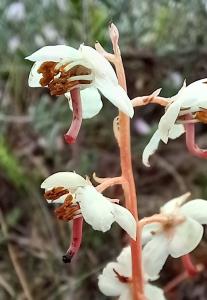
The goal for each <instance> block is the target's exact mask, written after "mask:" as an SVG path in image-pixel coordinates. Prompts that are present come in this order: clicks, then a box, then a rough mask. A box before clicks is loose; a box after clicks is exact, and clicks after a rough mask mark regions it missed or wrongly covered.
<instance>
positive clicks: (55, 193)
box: [44, 186, 69, 201]
mask: <svg viewBox="0 0 207 300" xmlns="http://www.w3.org/2000/svg"><path fill="white" fill-rule="evenodd" d="M68 193H69V190H68V189H65V188H64V187H61V186H59V187H55V188H53V189H52V190H49V191H47V192H45V193H44V197H45V199H47V200H52V201H54V200H57V199H58V198H60V197H61V196H63V195H65V194H68ZM67 198H68V197H67ZM67 198H66V199H67Z"/></svg>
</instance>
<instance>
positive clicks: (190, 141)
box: [184, 115, 207, 158]
mask: <svg viewBox="0 0 207 300" xmlns="http://www.w3.org/2000/svg"><path fill="white" fill-rule="evenodd" d="M189 118H191V119H192V117H191V116H190V115H187V116H186V120H188V119H189ZM184 126H185V131H186V135H185V136H186V146H187V148H188V150H189V152H190V153H192V154H193V155H194V156H197V157H200V158H207V150H203V149H200V148H199V147H198V145H196V142H195V124H194V123H187V124H185V125H184Z"/></svg>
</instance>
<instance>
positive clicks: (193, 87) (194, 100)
mask: <svg viewBox="0 0 207 300" xmlns="http://www.w3.org/2000/svg"><path fill="white" fill-rule="evenodd" d="M205 82H207V78H204V79H201V80H197V81H195V82H192V83H191V84H189V85H188V86H187V87H186V88H185V89H184V90H183V91H182V93H181V95H180V97H179V101H181V102H182V107H183V108H188V107H191V108H193V107H194V106H195V107H196V106H197V107H199V106H200V107H203V106H204V108H206V101H207V84H206V83H205Z"/></svg>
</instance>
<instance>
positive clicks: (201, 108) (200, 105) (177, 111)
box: [143, 78, 207, 166]
mask: <svg viewBox="0 0 207 300" xmlns="http://www.w3.org/2000/svg"><path fill="white" fill-rule="evenodd" d="M170 100H171V101H170V104H169V105H168V106H167V107H166V111H165V114H164V115H163V116H162V118H161V119H160V122H159V125H158V130H157V131H156V132H155V133H154V135H153V136H152V138H151V140H150V142H149V143H148V145H147V146H146V148H145V149H144V152H143V163H144V164H145V165H146V166H149V161H148V160H149V156H151V155H152V154H153V153H154V152H155V151H156V150H157V148H158V146H159V142H160V140H162V141H163V142H164V143H167V142H168V139H169V138H170V139H176V138H177V137H179V136H180V135H181V134H183V133H184V132H185V130H184V127H183V125H182V124H176V123H182V122H183V120H182V118H183V116H185V115H187V114H192V118H193V119H194V120H198V121H201V122H202V121H204V120H205V122H206V120H207V114H206V112H205V110H206V109H207V78H205V79H201V80H198V81H195V82H193V83H191V84H190V85H188V86H187V87H186V85H185V82H184V84H183V87H182V88H181V89H180V91H179V92H178V93H177V94H176V95H175V96H173V97H172V98H171V99H170ZM189 122H190V121H189ZM183 123H184V122H183Z"/></svg>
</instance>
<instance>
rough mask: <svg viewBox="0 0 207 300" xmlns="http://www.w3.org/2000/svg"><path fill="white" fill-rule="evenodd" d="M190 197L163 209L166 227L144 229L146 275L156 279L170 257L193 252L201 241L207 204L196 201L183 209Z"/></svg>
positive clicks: (185, 195)
mask: <svg viewBox="0 0 207 300" xmlns="http://www.w3.org/2000/svg"><path fill="white" fill-rule="evenodd" d="M189 195H190V194H189V193H186V194H184V195H182V196H180V197H178V198H174V199H172V200H170V201H168V202H167V203H166V204H165V205H164V206H163V207H161V209H160V214H161V216H163V217H165V218H166V221H165V222H164V223H162V224H161V223H152V224H149V225H146V226H144V229H143V233H142V239H143V243H145V244H146V245H145V246H144V249H143V264H144V268H145V270H146V272H147V273H148V274H149V275H150V276H154V275H156V274H158V273H159V272H160V270H161V269H162V267H163V265H164V263H165V261H166V259H167V257H168V255H171V256H172V257H175V258H177V257H180V256H183V255H185V254H187V253H190V252H191V251H193V250H194V249H195V248H196V247H197V246H198V244H199V242H200V241H201V238H202V236H203V227H202V226H201V224H207V201H205V200H202V199H195V200H191V201H189V202H187V203H186V204H184V205H183V203H184V202H185V201H186V199H187V198H188V197H189Z"/></svg>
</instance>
